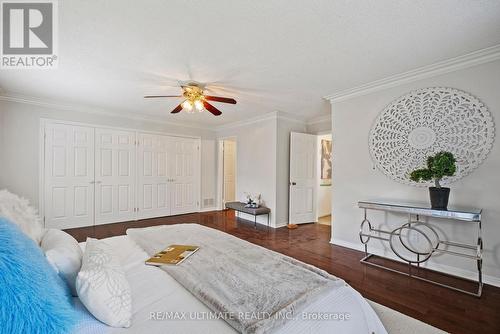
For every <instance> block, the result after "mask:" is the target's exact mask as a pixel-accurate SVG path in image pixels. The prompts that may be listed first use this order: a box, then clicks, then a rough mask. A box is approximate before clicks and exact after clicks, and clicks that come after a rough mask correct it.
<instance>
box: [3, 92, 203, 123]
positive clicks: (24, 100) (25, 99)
mask: <svg viewBox="0 0 500 334" xmlns="http://www.w3.org/2000/svg"><path fill="white" fill-rule="evenodd" d="M0 101H6V102H15V103H21V104H29V105H34V106H39V107H45V108H53V109H56V110H62V111H72V112H79V113H86V114H96V115H104V116H110V117H119V118H125V119H129V120H134V121H141V122H154V123H161V124H165V125H174V126H180V127H186V128H193V129H206V126H204V125H201V124H200V125H198V124H193V123H185V122H175V121H173V122H172V121H166V120H165V119H163V118H160V117H155V116H151V115H136V114H132V113H130V112H118V111H110V110H106V109H101V108H96V107H90V106H83V105H73V104H61V103H59V102H55V101H50V100H42V99H39V98H36V97H32V96H25V95H10V94H2V95H0Z"/></svg>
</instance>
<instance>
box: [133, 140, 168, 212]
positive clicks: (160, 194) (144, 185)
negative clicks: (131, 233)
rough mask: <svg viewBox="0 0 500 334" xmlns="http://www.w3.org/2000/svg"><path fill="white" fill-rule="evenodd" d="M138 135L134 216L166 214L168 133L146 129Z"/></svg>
mask: <svg viewBox="0 0 500 334" xmlns="http://www.w3.org/2000/svg"><path fill="white" fill-rule="evenodd" d="M138 137H139V146H138V147H137V150H138V154H137V163H138V173H137V196H138V198H137V199H138V200H137V203H138V208H139V211H138V212H137V214H138V218H139V219H144V218H152V217H161V216H169V215H170V192H169V179H170V178H169V175H170V170H169V168H170V164H169V161H170V159H171V157H170V155H171V153H170V152H171V150H170V140H169V137H167V136H160V135H153V134H147V133H139V134H138Z"/></svg>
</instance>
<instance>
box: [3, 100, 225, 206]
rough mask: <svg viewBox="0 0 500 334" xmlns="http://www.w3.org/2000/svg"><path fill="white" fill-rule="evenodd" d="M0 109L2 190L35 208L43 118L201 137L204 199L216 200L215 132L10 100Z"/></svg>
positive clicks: (4, 102)
mask: <svg viewBox="0 0 500 334" xmlns="http://www.w3.org/2000/svg"><path fill="white" fill-rule="evenodd" d="M0 110H1V113H0V114H3V124H2V123H0V126H1V127H0V138H3V145H1V147H2V150H3V152H2V151H0V152H2V155H1V156H0V157H1V165H2V169H1V173H0V187H1V188H4V187H5V188H8V189H9V190H11V191H12V192H15V193H17V194H19V195H21V196H24V197H26V198H28V199H29V200H30V201H31V202H32V203H33V204H34V206H36V207H38V197H39V196H38V194H39V147H40V143H39V139H40V135H39V133H40V118H50V119H58V120H66V121H74V122H83V123H90V124H97V125H103V126H113V127H123V128H131V129H139V130H144V131H158V132H165V133H170V134H178V135H187V136H200V137H202V139H203V140H202V147H201V151H202V153H201V155H202V189H201V193H202V194H203V197H204V198H215V187H214V183H212V182H211V181H210V180H214V178H215V163H216V160H215V154H214V152H213V151H212V150H213V149H214V148H213V145H215V144H214V138H215V133H214V132H212V131H209V130H202V129H196V128H188V127H180V126H175V125H171V124H167V123H159V122H149V121H137V120H131V119H127V118H121V117H111V116H105V115H100V114H95V113H86V112H76V111H68V110H59V109H56V108H48V107H45V106H37V105H31V104H25V103H17V102H7V101H0ZM205 139H206V140H205ZM0 143H1V141H0ZM202 202H203V201H202Z"/></svg>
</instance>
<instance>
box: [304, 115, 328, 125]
mask: <svg viewBox="0 0 500 334" xmlns="http://www.w3.org/2000/svg"><path fill="white" fill-rule="evenodd" d="M331 121H332V115H331V114H330V113H328V114H325V115H321V116H317V117H313V118H310V119H309V120H308V121H307V122H306V123H307V125H314V124H319V123H325V122H331Z"/></svg>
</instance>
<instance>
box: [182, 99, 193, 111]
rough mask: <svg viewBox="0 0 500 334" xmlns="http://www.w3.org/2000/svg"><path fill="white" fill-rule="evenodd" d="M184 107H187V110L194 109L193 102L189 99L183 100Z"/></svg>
mask: <svg viewBox="0 0 500 334" xmlns="http://www.w3.org/2000/svg"><path fill="white" fill-rule="evenodd" d="M182 108H183V109H186V110H187V111H191V110H193V102H191V101H189V100H186V101H184V102H182Z"/></svg>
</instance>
